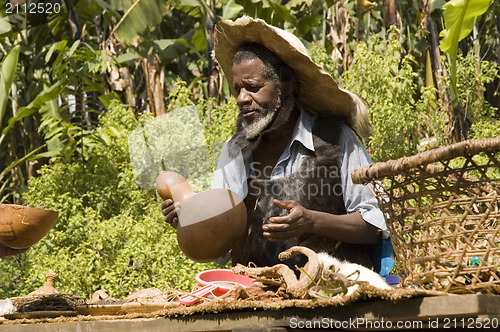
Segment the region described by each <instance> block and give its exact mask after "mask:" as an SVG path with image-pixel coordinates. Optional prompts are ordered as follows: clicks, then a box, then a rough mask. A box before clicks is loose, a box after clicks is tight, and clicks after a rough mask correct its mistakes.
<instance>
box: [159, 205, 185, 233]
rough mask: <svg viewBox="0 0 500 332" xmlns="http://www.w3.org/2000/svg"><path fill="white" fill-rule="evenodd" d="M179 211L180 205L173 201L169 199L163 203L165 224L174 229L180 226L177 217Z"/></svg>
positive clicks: (162, 209)
mask: <svg viewBox="0 0 500 332" xmlns="http://www.w3.org/2000/svg"><path fill="white" fill-rule="evenodd" d="M179 209H180V204H179V203H174V201H173V200H171V199H167V200H165V201H164V202H163V203H161V213H163V215H164V216H165V222H166V223H167V224H170V225H171V226H172V227H173V228H177V225H179V218H178V217H177V213H178V212H179Z"/></svg>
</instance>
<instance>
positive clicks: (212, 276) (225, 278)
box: [179, 269, 255, 305]
mask: <svg viewBox="0 0 500 332" xmlns="http://www.w3.org/2000/svg"><path fill="white" fill-rule="evenodd" d="M196 282H197V283H198V284H199V285H200V286H202V287H201V288H199V289H197V290H195V291H193V292H191V293H189V294H186V295H183V296H181V297H180V298H179V303H182V304H184V305H192V304H195V303H196V302H198V301H199V300H200V297H206V296H210V295H212V296H221V295H224V294H225V293H227V292H228V291H229V290H230V289H231V288H233V287H234V285H237V284H239V285H242V286H243V287H251V286H254V285H255V284H254V280H253V279H252V278H250V277H249V276H246V275H241V274H235V273H233V272H232V271H231V270H225V269H214V270H207V271H203V272H200V273H198V274H197V275H196Z"/></svg>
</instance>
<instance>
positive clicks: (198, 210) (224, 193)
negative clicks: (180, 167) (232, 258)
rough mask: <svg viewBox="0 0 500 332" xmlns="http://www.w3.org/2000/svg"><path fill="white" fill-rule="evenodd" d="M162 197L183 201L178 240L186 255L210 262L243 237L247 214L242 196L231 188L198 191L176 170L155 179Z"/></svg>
mask: <svg viewBox="0 0 500 332" xmlns="http://www.w3.org/2000/svg"><path fill="white" fill-rule="evenodd" d="M156 190H157V192H158V194H159V195H160V197H161V198H162V199H164V200H165V199H172V200H173V201H174V202H179V203H180V204H181V210H180V213H179V215H178V218H179V225H178V226H177V242H178V243H179V247H180V248H181V250H182V252H184V254H185V255H186V256H187V257H189V258H191V259H192V260H194V261H197V262H209V261H213V260H214V259H216V258H219V257H221V256H223V255H224V254H226V253H227V252H228V251H229V250H230V249H232V248H233V247H234V245H235V244H236V243H237V241H238V240H240V239H241V238H242V237H243V234H244V232H245V229H246V219H247V213H246V208H245V204H244V203H243V200H242V199H241V197H240V196H238V195H237V194H236V193H234V192H233V191H231V190H228V189H212V190H208V191H205V192H202V193H198V194H197V193H195V192H193V190H191V188H190V187H189V184H188V183H187V181H186V179H185V178H184V177H183V176H182V175H180V174H177V173H174V172H162V173H161V174H160V175H159V176H158V177H157V178H156Z"/></svg>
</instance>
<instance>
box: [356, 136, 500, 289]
mask: <svg viewBox="0 0 500 332" xmlns="http://www.w3.org/2000/svg"><path fill="white" fill-rule="evenodd" d="M352 178H353V181H354V182H355V183H363V184H367V183H371V184H373V186H372V188H373V190H374V192H375V195H376V196H377V199H378V202H379V206H380V208H381V209H382V211H383V212H384V214H385V217H386V220H387V221H388V222H387V226H388V228H389V231H390V233H391V239H392V242H393V245H394V251H395V254H396V262H397V264H398V266H399V268H400V269H401V274H403V275H405V277H404V278H403V279H402V283H403V286H417V287H424V288H427V289H433V290H440V291H447V292H451V293H474V292H486V293H500V271H499V267H500V225H499V224H500V138H496V139H485V140H468V141H464V142H460V143H456V144H453V145H449V146H445V147H441V148H438V149H435V150H431V151H427V152H423V153H419V154H417V155H414V156H412V157H406V158H401V159H399V160H391V161H387V162H383V163H374V164H372V165H370V166H368V167H363V168H358V169H356V170H354V172H353V174H352Z"/></svg>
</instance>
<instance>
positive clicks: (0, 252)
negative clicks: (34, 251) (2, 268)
mask: <svg viewBox="0 0 500 332" xmlns="http://www.w3.org/2000/svg"><path fill="white" fill-rule="evenodd" d="M28 249H29V248H24V249H13V248H11V247H7V246H6V245H3V244H1V243H0V258H2V257H5V256H14V255H19V254H22V253H23V252H26V251H28Z"/></svg>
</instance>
